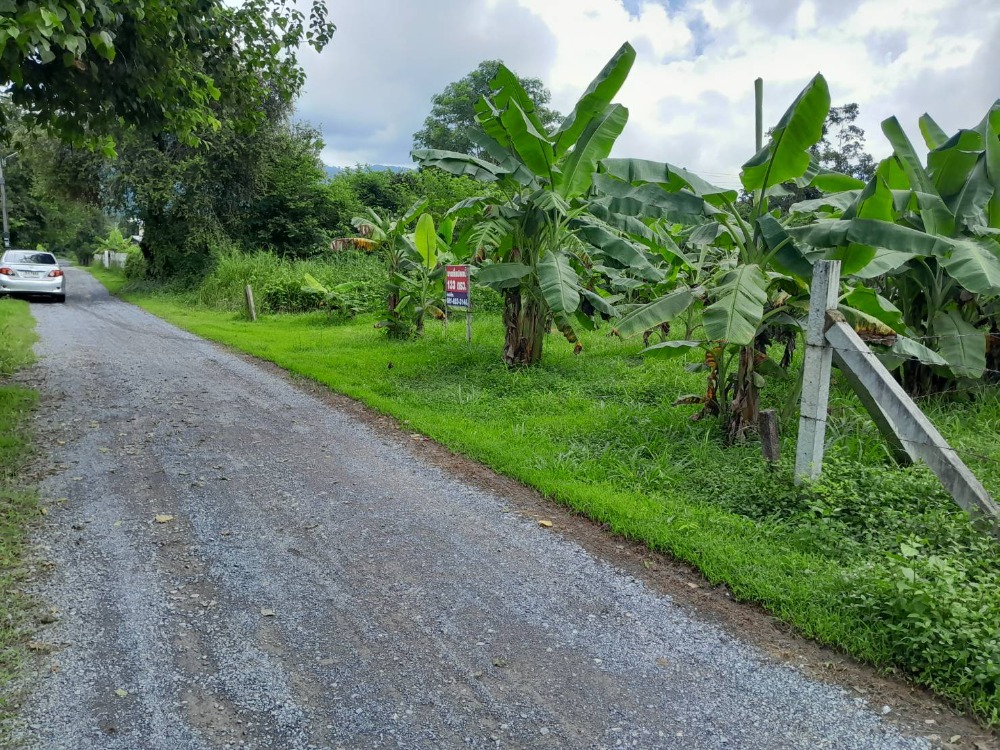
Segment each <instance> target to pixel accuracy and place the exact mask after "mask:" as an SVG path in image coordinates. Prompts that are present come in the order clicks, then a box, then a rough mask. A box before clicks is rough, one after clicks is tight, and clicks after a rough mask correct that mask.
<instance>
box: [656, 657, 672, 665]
mask: <svg viewBox="0 0 1000 750" xmlns="http://www.w3.org/2000/svg"><path fill="white" fill-rule="evenodd" d="M656 666H658V667H667V666H670V662H669V661H668V660H667V659H665V658H664V657H662V656H657V657H656Z"/></svg>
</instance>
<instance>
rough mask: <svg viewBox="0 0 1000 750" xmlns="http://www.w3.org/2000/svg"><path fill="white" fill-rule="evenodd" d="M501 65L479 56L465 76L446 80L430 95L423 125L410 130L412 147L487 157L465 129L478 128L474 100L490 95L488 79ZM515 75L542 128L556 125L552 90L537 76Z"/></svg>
mask: <svg viewBox="0 0 1000 750" xmlns="http://www.w3.org/2000/svg"><path fill="white" fill-rule="evenodd" d="M501 67H503V61H502V60H483V61H482V62H481V63H479V66H478V67H477V68H476V69H475V70H473V71H472V72H471V73H469V74H468V75H467V76H465V77H464V78H462V79H461V80H458V81H455V82H453V83H449V84H448V85H447V86H446V87H445V89H444V91H442V92H441V93H440V94H435V95H434V97H433V98H432V99H431V104H432V106H431V113H430V114H429V115H428V116H427V119H426V120H424V127H423V128H421V129H420V130H418V131H417V132H416V133H414V134H413V148H414V149H437V150H440V151H455V152H457V153H460V154H470V155H472V156H475V157H477V158H484V159H488V160H489V159H490V158H491V157H490V156H489V154H488V153H486V152H485V150H484V149H483V147H482V146H481V145H480V144H479V143H477V142H476V140H474V139H473V138H472V137H470V135H469V133H468V131H469V130H470V129H471V130H476V131H480V132H481V131H482V126H481V125H480V124H479V122H477V120H476V104H477V103H478V102H479V100H480V99H481V98H482V97H484V96H485V97H491V96H492V95H493V93H494V90H493V86H492V82H493V80H494V79H495V78H496V75H497V71H499V70H500V68H501ZM515 75H516V74H515ZM516 78H517V82H518V84H520V86H521V88H523V89H524V91H525V92H526V93H527V95H528V97H529V98H530V99H531V101H532V102H533V103H534V105H535V115H536V116H537V117H538V120H539V121H540V122H541V123H542V125H544V126H545V128H552V127H554V126H556V125H558V124H559V122H560V121H561V120H562V115H560V114H559V113H558V112H556V111H555V110H553V109H549V107H548V104H549V102H550V101H551V100H552V94H551V93H550V92H549V90H548V89H547V88H545V84H544V83H542V81H541V80H539V79H538V78H522V77H521V76H516Z"/></svg>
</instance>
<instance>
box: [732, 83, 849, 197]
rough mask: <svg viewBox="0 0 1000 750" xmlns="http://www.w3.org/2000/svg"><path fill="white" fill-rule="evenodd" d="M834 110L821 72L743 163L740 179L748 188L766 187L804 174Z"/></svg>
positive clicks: (750, 190)
mask: <svg viewBox="0 0 1000 750" xmlns="http://www.w3.org/2000/svg"><path fill="white" fill-rule="evenodd" d="M829 111H830V90H829V88H828V86H827V83H826V79H824V78H823V76H822V75H819V74H817V75H816V76H815V77H814V78H813V79H812V81H810V82H809V84H808V85H807V86H806V87H805V88H804V89H803V90H802V93H800V94H799V95H798V97H796V99H795V101H794V102H792V105H791V106H790V107H789V108H788V110H786V112H785V114H784V115H783V116H782V118H781V119H780V120H779V121H778V124H777V125H776V126H775V127H774V129H773V130H772V131H771V139H770V141H768V143H767V144H766V145H765V146H764V148H762V149H761V150H760V151H758V152H757V154H755V155H754V157H753V158H752V159H750V161H748V162H747V163H746V164H744V165H743V170H742V171H741V173H740V180H741V181H742V183H743V187H744V189H746V191H747V192H750V193H754V192H757V191H758V190H766V189H767V188H769V187H771V186H772V185H780V184H781V183H783V182H790V181H792V180H795V179H796V178H797V177H801V176H802V175H803V174H805V173H806V171H807V170H808V169H809V165H810V153H809V149H810V148H811V147H812V146H814V145H816V144H817V143H819V141H820V139H821V138H822V137H823V123H824V122H825V121H826V116H827V114H828V113H829Z"/></svg>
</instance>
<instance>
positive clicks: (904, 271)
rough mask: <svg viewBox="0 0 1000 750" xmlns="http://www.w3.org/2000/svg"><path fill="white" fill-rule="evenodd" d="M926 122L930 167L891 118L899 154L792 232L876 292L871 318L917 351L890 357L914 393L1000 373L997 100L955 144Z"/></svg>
mask: <svg viewBox="0 0 1000 750" xmlns="http://www.w3.org/2000/svg"><path fill="white" fill-rule="evenodd" d="M920 124H921V131H922V133H923V134H924V137H925V139H926V140H927V142H928V145H929V147H930V148H931V151H930V153H929V154H928V155H927V158H926V165H924V164H923V163H921V158H920V156H919V154H918V153H917V150H916V148H915V147H914V146H913V144H912V143H911V142H910V140H909V138H908V137H907V135H906V133H905V132H904V131H903V129H902V127H901V126H900V124H899V122H898V121H897V120H896V118H894V117H893V118H889V119H887V120H885V121H884V122H883V123H882V128H883V131H884V132H885V134H886V137H887V138H888V139H889V141H890V143H891V144H892V146H893V155H892V156H891V157H889V158H888V159H885V160H883V161H882V162H881V163H880V164H879V167H878V170H877V171H876V174H875V176H874V177H873V178H872V180H871V181H870V182H869V183H868V184H867V185H866V186H865V188H864V190H862V191H860V192H852V193H850V194H849V195H850V197H851V200H849V201H837V202H835V203H836V205H830V204H828V205H824V206H818V205H816V202H815V201H813V202H812V204H813V205H814V206H815V207H817V208H820V209H821V210H822V214H821V215H820V216H819V220H818V221H814V222H813V223H810V224H807V225H806V226H804V227H800V228H797V229H792V230H791V234H793V235H794V236H795V237H796V238H797V239H800V240H801V241H803V242H805V243H808V244H811V245H813V246H814V247H817V248H829V250H827V251H826V252H827V254H828V256H830V257H836V258H840V259H842V261H843V264H844V271H845V273H847V274H849V275H854V276H856V277H857V281H855V282H853V283H856V284H859V285H860V284H864V285H867V286H874V287H875V289H876V290H877V291H878V292H879V294H880V295H881V297H880V299H881V298H884V304H880V306H879V307H880V308H881V310H879V309H869V310H868V313H869V314H870V316H871V317H872V318H873V319H874V320H875V321H876V323H877V322H881V323H884V324H885V325H886V326H888V327H889V328H891V329H892V330H894V331H896V332H897V334H899V337H898V338H897V342H896V344H895V346H894V353H895V354H900V353H901V352H902V351H903V349H904V348H906V349H908V350H909V351H910V352H911V353H915V356H914V357H911V358H910V359H909V361H904V359H903V358H902V357H895V358H893V357H890V358H889V361H890V363H891V364H894V365H897V366H900V365H901V367H900V378H901V380H902V381H903V384H904V386H905V387H906V388H907V389H908V390H909V391H910V392H911V393H914V394H927V393H930V392H934V391H937V390H947V389H951V388H954V387H956V386H957V385H958V384H960V383H962V382H963V381H965V380H968V379H978V378H980V377H982V375H983V373H984V372H985V371H986V369H987V368H989V369H997V368H996V365H997V364H998V362H996V361H993V360H988V359H987V336H988V334H990V333H991V332H993V331H996V330H997V326H998V321H997V317H996V311H997V303H998V300H1000V242H998V241H997V237H998V232H1000V221H996V222H995V221H994V220H993V215H992V213H991V206H992V204H993V201H994V199H995V198H996V196H997V195H1000V181H997V182H996V184H994V183H993V182H991V180H990V176H989V175H990V166H989V165H990V156H991V153H993V152H996V153H997V155H1000V102H998V103H997V104H995V105H994V106H993V107H992V108H991V109H990V111H989V112H988V113H987V114H986V117H985V118H984V119H983V121H982V122H981V123H980V124H979V125H978V126H977V127H976V128H973V129H968V130H960V131H959V132H958V133H956V134H955V135H953V136H952V137H950V138H945V137H944V134H943V131H941V129H940V127H939V126H938V125H937V124H936V123H934V122H933V120H931V119H930V117H929V116H927V115H924V117H922V118H921V123H920ZM830 203H834V202H833V201H831V202H830ZM795 210H796V209H795V207H793V211H795ZM994 225H995V226H994ZM887 316H888V317H887ZM897 317H901V318H902V321H903V323H904V324H905V326H903V327H900V326H898V325H896V324H895V323H894V321H893V320H891V319H890V318H893V319H895V318H897ZM902 336H905V337H907V338H908V339H911V341H903V340H902ZM915 340H919V341H920V347H919V348H918V347H917V346H915V344H916V341H915Z"/></svg>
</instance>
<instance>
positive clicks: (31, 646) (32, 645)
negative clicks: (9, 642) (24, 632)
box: [28, 641, 55, 654]
mask: <svg viewBox="0 0 1000 750" xmlns="http://www.w3.org/2000/svg"><path fill="white" fill-rule="evenodd" d="M28 650H29V651H38V652H39V653H42V654H48V653H51V652H52V651H54V650H55V646H53V645H52V644H51V643H44V642H43V641H29V642H28Z"/></svg>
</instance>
